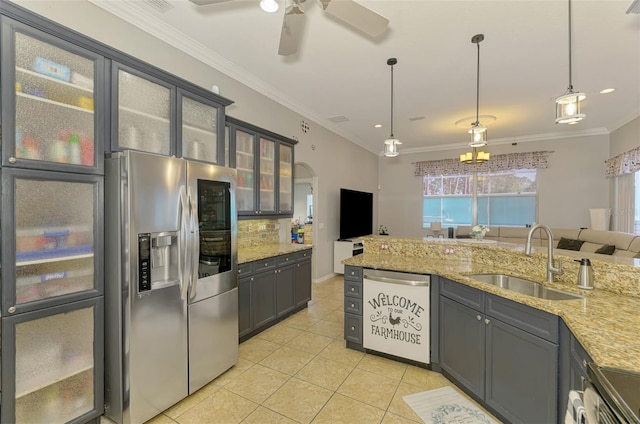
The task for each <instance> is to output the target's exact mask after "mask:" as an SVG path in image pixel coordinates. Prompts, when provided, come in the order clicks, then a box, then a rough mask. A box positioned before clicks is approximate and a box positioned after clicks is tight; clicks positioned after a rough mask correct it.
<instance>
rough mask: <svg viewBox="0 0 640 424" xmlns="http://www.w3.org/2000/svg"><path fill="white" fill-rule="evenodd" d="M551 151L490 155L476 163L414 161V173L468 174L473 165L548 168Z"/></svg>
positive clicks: (500, 168)
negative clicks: (485, 159)
mask: <svg viewBox="0 0 640 424" xmlns="http://www.w3.org/2000/svg"><path fill="white" fill-rule="evenodd" d="M551 153H553V152H552V151H541V152H523V153H506V154H503V155H495V156H494V155H492V156H491V160H489V161H487V162H484V163H481V164H477V165H471V164H466V163H463V162H460V161H459V160H458V159H441V160H427V161H422V162H416V163H415V170H414V175H418V176H422V175H468V174H469V173H470V172H472V171H473V167H474V166H476V167H477V168H476V169H477V170H478V172H497V171H510V170H512V169H541V168H548V167H549V154H551Z"/></svg>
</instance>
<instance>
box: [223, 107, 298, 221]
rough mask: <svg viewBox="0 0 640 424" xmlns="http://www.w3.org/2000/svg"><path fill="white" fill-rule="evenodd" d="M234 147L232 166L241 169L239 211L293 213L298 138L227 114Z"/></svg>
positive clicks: (273, 214)
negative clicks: (294, 167)
mask: <svg viewBox="0 0 640 424" xmlns="http://www.w3.org/2000/svg"><path fill="white" fill-rule="evenodd" d="M226 121H227V127H228V137H229V144H230V145H231V151H232V152H233V151H235V155H233V154H231V155H230V156H231V158H230V160H231V163H230V166H232V167H234V166H235V168H236V170H237V172H238V177H237V181H238V188H237V192H236V201H237V209H238V215H239V216H240V217H243V218H250V217H291V216H293V163H294V159H293V151H294V147H293V146H294V144H295V141H294V140H291V139H288V138H285V137H283V136H280V135H277V134H274V133H271V132H269V131H267V130H263V129H261V128H257V127H255V126H253V125H251V124H247V123H246V122H242V121H239V120H237V119H234V118H229V117H227V118H226Z"/></svg>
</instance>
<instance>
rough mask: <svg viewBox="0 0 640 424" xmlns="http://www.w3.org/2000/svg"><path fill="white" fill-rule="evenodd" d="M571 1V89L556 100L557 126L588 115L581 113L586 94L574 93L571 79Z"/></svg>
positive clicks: (574, 122) (576, 120)
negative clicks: (581, 103) (581, 104)
mask: <svg viewBox="0 0 640 424" xmlns="http://www.w3.org/2000/svg"><path fill="white" fill-rule="evenodd" d="M568 1H569V88H567V91H566V92H565V93H564V94H563V95H562V96H560V97H558V98H557V99H556V124H569V125H571V124H577V123H578V122H580V121H582V120H583V119H584V118H585V117H586V115H585V114H584V113H582V112H581V111H580V102H581V101H583V100H584V99H586V98H587V95H586V94H584V93H575V92H574V91H573V82H572V79H571V0H568Z"/></svg>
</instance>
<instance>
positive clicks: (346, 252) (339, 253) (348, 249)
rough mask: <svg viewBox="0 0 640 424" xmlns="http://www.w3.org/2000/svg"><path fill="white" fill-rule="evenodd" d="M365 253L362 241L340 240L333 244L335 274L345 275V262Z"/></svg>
mask: <svg viewBox="0 0 640 424" xmlns="http://www.w3.org/2000/svg"><path fill="white" fill-rule="evenodd" d="M362 252H364V246H363V244H362V240H359V239H350V240H338V241H334V242H333V272H335V273H336V274H344V265H343V264H342V263H341V262H342V261H343V260H345V259H347V258H350V257H352V256H356V255H359V254H360V253H362Z"/></svg>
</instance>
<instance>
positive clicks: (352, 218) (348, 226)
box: [340, 188, 373, 240]
mask: <svg viewBox="0 0 640 424" xmlns="http://www.w3.org/2000/svg"><path fill="white" fill-rule="evenodd" d="M369 234H373V193H367V192H364V191H356V190H349V189H346V188H341V189H340V240H348V239H352V238H355V237H362V236H367V235H369Z"/></svg>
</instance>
